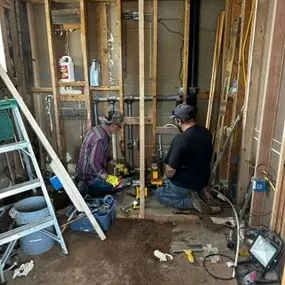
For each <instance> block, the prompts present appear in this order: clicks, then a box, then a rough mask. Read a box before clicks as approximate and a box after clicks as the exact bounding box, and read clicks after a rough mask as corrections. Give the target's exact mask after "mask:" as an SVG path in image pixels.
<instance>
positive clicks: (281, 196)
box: [270, 76, 285, 238]
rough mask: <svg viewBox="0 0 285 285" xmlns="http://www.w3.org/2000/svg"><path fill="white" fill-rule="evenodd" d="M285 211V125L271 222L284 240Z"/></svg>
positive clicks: (273, 228) (271, 225)
mask: <svg viewBox="0 0 285 285" xmlns="http://www.w3.org/2000/svg"><path fill="white" fill-rule="evenodd" d="M283 79H284V76H283ZM284 209H285V125H284V128H283V137H282V143H281V154H280V159H279V165H278V173H277V180H276V191H275V193H274V200H273V207H272V215H271V222H270V227H271V229H272V230H274V231H276V232H277V233H279V234H282V237H283V238H285V232H284V233H282V228H283V229H285V221H284V214H285V213H284Z"/></svg>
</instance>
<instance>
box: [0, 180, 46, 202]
mask: <svg viewBox="0 0 285 285" xmlns="http://www.w3.org/2000/svg"><path fill="white" fill-rule="evenodd" d="M41 185H42V182H41V181H40V179H34V180H30V181H26V182H23V183H18V184H14V185H12V186H9V187H6V188H3V189H0V199H3V198H6V197H9V196H12V195H16V194H19V193H22V192H25V191H28V190H32V189H35V188H37V187H40V186H41Z"/></svg>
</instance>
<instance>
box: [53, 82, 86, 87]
mask: <svg viewBox="0 0 285 285" xmlns="http://www.w3.org/2000/svg"><path fill="white" fill-rule="evenodd" d="M57 85H58V86H60V87H69V86H72V87H82V86H85V81H73V82H61V81H59V82H57Z"/></svg>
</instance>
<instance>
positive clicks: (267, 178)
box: [261, 171, 276, 191]
mask: <svg viewBox="0 0 285 285" xmlns="http://www.w3.org/2000/svg"><path fill="white" fill-rule="evenodd" d="M261 173H262V174H263V178H264V179H265V180H266V181H267V182H268V183H269V185H270V186H271V187H272V189H273V191H276V186H275V185H274V184H273V182H272V181H271V180H270V178H269V177H268V174H267V172H266V171H262V172H261Z"/></svg>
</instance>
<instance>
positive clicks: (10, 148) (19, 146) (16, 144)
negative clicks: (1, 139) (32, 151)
mask: <svg viewBox="0 0 285 285" xmlns="http://www.w3.org/2000/svg"><path fill="white" fill-rule="evenodd" d="M27 146H28V143H27V142H26V141H18V142H13V143H9V144H3V145H1V146H0V153H4V152H8V151H13V150H18V149H22V148H26V147H27Z"/></svg>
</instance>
